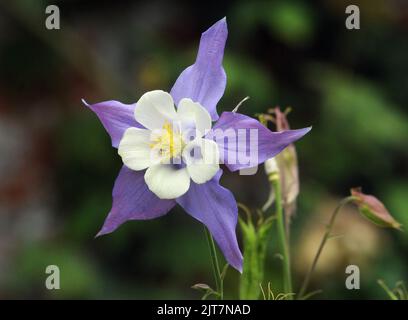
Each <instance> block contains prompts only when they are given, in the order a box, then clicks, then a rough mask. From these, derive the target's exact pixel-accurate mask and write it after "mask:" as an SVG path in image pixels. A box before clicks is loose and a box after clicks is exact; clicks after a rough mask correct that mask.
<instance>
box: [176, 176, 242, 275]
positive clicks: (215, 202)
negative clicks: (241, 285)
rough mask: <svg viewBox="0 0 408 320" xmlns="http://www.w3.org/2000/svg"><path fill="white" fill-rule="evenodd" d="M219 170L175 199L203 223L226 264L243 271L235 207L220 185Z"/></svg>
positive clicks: (231, 198) (232, 198) (225, 190)
mask: <svg viewBox="0 0 408 320" xmlns="http://www.w3.org/2000/svg"><path fill="white" fill-rule="evenodd" d="M221 174H222V170H220V171H219V172H218V173H217V174H216V175H215V177H214V178H213V179H212V180H211V181H208V182H207V183H204V184H196V183H193V182H192V183H191V185H190V189H189V190H188V192H187V193H186V194H185V195H183V196H181V197H180V198H178V199H177V203H178V204H180V205H181V206H182V207H183V208H184V210H186V211H187V212H188V213H189V214H190V215H191V216H193V217H194V218H195V219H197V220H198V221H200V222H201V223H203V224H204V225H206V226H207V228H208V229H209V230H210V232H211V234H212V236H213V237H214V239H215V241H216V242H217V244H218V246H219V247H220V248H221V251H222V252H223V254H224V256H225V258H226V260H227V261H228V263H229V264H230V265H231V266H232V267H234V268H235V269H237V270H238V271H239V272H242V259H243V258H242V254H241V251H240V249H239V246H238V241H237V236H236V233H235V228H236V225H237V219H238V208H237V204H236V202H235V199H234V196H233V195H232V193H231V192H230V191H229V190H227V189H225V188H223V187H222V186H220V184H219V180H220V177H221Z"/></svg>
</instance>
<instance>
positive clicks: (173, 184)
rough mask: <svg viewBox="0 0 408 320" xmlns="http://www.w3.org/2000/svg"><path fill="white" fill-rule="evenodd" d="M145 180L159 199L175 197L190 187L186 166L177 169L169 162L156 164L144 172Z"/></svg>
mask: <svg viewBox="0 0 408 320" xmlns="http://www.w3.org/2000/svg"><path fill="white" fill-rule="evenodd" d="M144 178H145V182H146V184H147V186H148V187H149V189H150V191H152V192H153V193H154V194H155V195H156V196H158V197H159V198H160V199H175V198H178V197H180V196H182V195H183V194H185V193H186V192H187V191H188V189H189V188H190V176H189V174H188V172H187V169H186V168H182V169H178V168H176V167H175V166H173V165H171V164H157V165H154V166H152V167H149V168H148V169H147V170H146V173H145V176H144Z"/></svg>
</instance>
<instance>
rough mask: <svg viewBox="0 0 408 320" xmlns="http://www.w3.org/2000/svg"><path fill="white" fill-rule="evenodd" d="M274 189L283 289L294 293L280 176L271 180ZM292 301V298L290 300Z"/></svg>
mask: <svg viewBox="0 0 408 320" xmlns="http://www.w3.org/2000/svg"><path fill="white" fill-rule="evenodd" d="M271 182H272V185H273V189H274V190H275V207H276V220H277V226H278V237H279V245H280V247H281V253H282V256H283V289H284V292H285V293H288V294H289V293H292V292H293V291H292V278H291V273H290V253H289V244H288V237H287V235H286V223H285V217H284V216H283V207H282V190H281V185H280V180H279V176H277V177H276V178H273V179H271ZM290 299H291V298H290Z"/></svg>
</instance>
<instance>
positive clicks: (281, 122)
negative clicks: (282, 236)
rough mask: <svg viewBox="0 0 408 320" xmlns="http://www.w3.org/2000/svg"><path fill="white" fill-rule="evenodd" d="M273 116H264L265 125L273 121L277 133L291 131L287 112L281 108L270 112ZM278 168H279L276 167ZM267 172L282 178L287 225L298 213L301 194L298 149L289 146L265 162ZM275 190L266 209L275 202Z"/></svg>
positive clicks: (269, 175)
mask: <svg viewBox="0 0 408 320" xmlns="http://www.w3.org/2000/svg"><path fill="white" fill-rule="evenodd" d="M270 113H271V114H272V115H273V116H272V115H271V114H267V115H263V117H262V120H263V121H264V123H266V122H267V121H272V122H274V123H275V126H276V130H277V131H283V130H289V129H290V126H289V123H288V120H287V118H286V114H287V111H285V112H282V111H281V110H280V109H279V107H276V108H274V109H272V110H270ZM275 166H277V168H276V167H275ZM265 171H266V173H267V175H268V177H269V179H271V177H272V176H271V174H270V173H271V172H273V171H276V172H277V176H278V177H280V180H281V185H282V196H283V205H284V209H285V216H286V220H287V224H288V223H289V221H290V219H291V217H292V216H293V215H294V213H295V211H296V198H297V196H298V194H299V171H298V162H297V155H296V149H295V146H294V145H293V144H291V145H289V146H288V147H287V148H286V149H284V150H283V151H282V152H281V153H279V154H278V155H277V156H276V157H274V158H271V159H268V160H266V161H265ZM273 200H274V196H273V190H271V195H270V197H269V199H268V202H267V203H266V204H265V206H264V209H265V208H266V207H267V206H269V205H271V202H273Z"/></svg>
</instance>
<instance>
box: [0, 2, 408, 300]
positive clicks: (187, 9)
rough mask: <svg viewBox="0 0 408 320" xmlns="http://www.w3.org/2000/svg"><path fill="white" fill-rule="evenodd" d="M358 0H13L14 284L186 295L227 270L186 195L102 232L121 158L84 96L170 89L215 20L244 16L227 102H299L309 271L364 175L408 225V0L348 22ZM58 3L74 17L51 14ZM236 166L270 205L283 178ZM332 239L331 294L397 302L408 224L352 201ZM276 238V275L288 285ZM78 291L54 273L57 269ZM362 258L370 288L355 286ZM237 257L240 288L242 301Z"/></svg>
mask: <svg viewBox="0 0 408 320" xmlns="http://www.w3.org/2000/svg"><path fill="white" fill-rule="evenodd" d="M350 3H351V2H350V1H341V0H327V1H306V0H289V1H288V0H285V1H284V0H277V1H257V0H255V1H247V0H241V1H181V2H176V1H164V0H152V1H145V2H137V1H113V0H112V1H101V0H99V1H96V0H95V1H90V0H82V1H79V0H69V1H68V0H66V1H57V0H53V1H45V0H18V1H6V0H1V1H0V153H1V155H0V298H40V299H42V298H50V299H63V298H86V299H92V298H136V299H151V298H159V299H161V298H172V299H178V298H187V299H196V298H199V297H200V294H199V293H198V292H195V291H194V290H192V289H191V288H190V286H191V285H193V284H195V283H198V282H205V283H208V284H210V285H211V284H213V279H212V273H211V265H210V259H209V252H208V248H207V245H206V240H205V237H204V233H203V228H202V225H200V224H199V223H198V222H196V221H195V220H194V219H193V218H191V217H190V216H188V215H187V214H186V213H184V212H183V211H182V210H181V209H180V208H176V209H174V210H173V211H171V212H170V214H168V215H167V216H165V217H162V218H160V219H157V220H152V221H144V222H135V221H134V222H129V223H126V224H125V225H123V226H122V227H120V228H119V229H118V230H117V231H116V232H115V233H113V234H111V235H107V236H104V237H101V238H97V239H94V236H95V234H96V233H97V232H98V230H99V228H100V227H101V225H102V223H103V221H104V219H105V217H106V214H107V213H108V211H109V209H110V205H111V190H112V186H113V183H114V180H115V178H116V175H117V173H118V171H119V169H120V167H121V161H120V158H119V157H118V155H117V153H116V150H115V149H113V148H112V147H111V145H110V139H109V137H108V135H107V134H106V133H105V131H104V129H103V127H102V125H101V124H100V122H99V120H98V119H97V118H96V116H95V115H94V114H93V113H92V112H91V111H90V110H87V109H86V108H85V107H84V106H83V105H82V104H81V102H80V99H81V98H86V99H87V101H89V102H98V101H103V100H109V99H116V100H120V101H122V102H127V103H130V102H135V101H137V99H138V98H139V97H140V96H141V94H143V93H144V92H146V91H148V90H152V89H158V88H160V89H163V90H170V88H171V86H172V84H173V83H174V81H175V79H176V78H177V76H178V75H179V73H180V72H181V71H182V70H183V69H184V68H185V67H187V66H188V65H190V64H192V63H193V61H194V58H195V54H196V50H197V46H198V41H199V37H200V34H201V32H203V31H204V30H206V29H207V28H208V27H209V26H211V25H212V24H213V23H214V22H216V21H217V20H219V19H220V18H222V17H224V16H227V21H228V26H229V39H228V42H227V47H226V55H225V61H224V66H225V69H226V72H227V75H228V84H227V89H226V92H225V95H224V97H223V98H222V100H221V101H220V103H219V104H218V110H219V111H221V110H231V109H232V108H233V107H234V106H235V105H236V104H237V103H238V102H239V101H240V100H241V99H242V98H244V97H245V96H250V97H251V99H250V100H249V101H247V102H246V103H245V105H244V106H243V107H242V109H241V110H242V112H243V113H246V114H249V115H254V114H256V113H259V112H263V111H265V110H266V109H267V108H270V107H274V106H276V105H280V106H282V107H286V106H291V107H292V112H291V113H290V115H289V121H290V123H291V126H292V127H293V128H300V127H305V126H309V125H313V130H312V131H311V133H310V134H308V136H306V137H305V138H304V139H302V140H301V141H300V142H298V143H297V144H296V147H297V151H298V157H299V164H300V177H301V194H300V197H299V201H298V212H297V216H296V218H295V219H294V220H293V223H292V239H291V240H292V261H293V269H294V277H295V283H296V284H297V286H299V284H300V280H301V279H302V276H303V275H304V274H305V271H306V269H307V267H308V266H309V264H310V261H311V259H312V256H313V255H314V253H315V250H316V249H317V246H318V243H319V240H320V237H321V235H322V233H323V232H324V224H325V223H326V222H327V220H328V214H329V213H330V212H331V211H332V209H333V208H334V207H335V205H336V203H337V201H338V200H340V199H341V198H342V197H344V196H347V195H348V192H349V188H350V187H353V186H362V187H363V188H364V190H365V191H366V192H367V193H372V194H375V195H376V196H377V197H378V198H380V199H381V200H382V201H383V202H384V203H385V204H386V206H387V207H388V209H389V210H390V212H391V213H392V214H393V215H394V217H396V219H397V220H399V221H400V222H402V223H403V224H404V225H405V226H407V225H408V200H407V196H408V180H407V173H408V146H407V137H408V121H407V119H408V110H407V102H408V81H407V80H408V79H407V74H408V61H407V57H408V40H407V39H408V38H407V32H408V3H407V2H406V1H402V0H401V1H397V0H366V1H352V3H353V4H356V5H358V6H359V7H360V11H361V29H360V30H347V29H346V28H345V18H346V14H345V7H346V6H347V5H348V4H350ZM49 4H57V5H58V6H59V8H60V12H61V29H60V30H52V31H50V30H47V29H46V28H45V24H44V22H45V18H46V15H45V8H46V6H47V5H49ZM260 169H261V170H259V172H258V173H257V174H256V175H255V176H249V177H242V176H239V175H237V174H231V173H224V176H223V179H222V182H223V184H224V185H226V186H227V187H229V188H230V189H231V190H232V191H233V192H234V194H235V196H236V198H237V200H238V201H240V202H243V203H245V204H246V205H248V206H250V207H252V208H255V207H260V206H262V204H263V203H264V202H265V201H266V198H267V195H268V192H269V186H268V183H267V179H266V178H265V175H264V173H263V169H262V168H260ZM335 232H336V233H337V234H339V235H342V237H340V238H337V239H333V240H332V241H330V243H329V245H328V246H327V247H326V249H325V251H324V253H323V256H322V259H321V261H320V263H319V265H318V270H317V273H316V274H315V276H314V277H313V281H312V287H311V289H319V288H320V289H323V290H324V292H323V293H322V294H320V295H319V296H316V298H325V299H328V298H330V299H345V298H349V299H381V298H386V295H385V293H384V292H383V291H382V289H381V288H380V287H379V286H378V284H377V283H376V281H377V279H379V278H382V279H385V281H386V282H387V283H388V285H390V286H391V287H392V286H393V285H394V284H395V282H397V281H399V280H404V281H405V282H406V283H407V281H408V272H407V271H408V270H407V269H408V261H407V260H408V259H407V254H408V237H407V235H406V233H403V232H398V231H391V230H384V229H380V228H377V227H374V226H372V225H371V224H370V223H369V222H367V221H366V220H365V219H364V218H362V217H361V216H359V214H358V213H357V211H356V210H355V209H354V208H352V207H350V208H347V209H345V210H344V212H343V213H342V214H341V215H340V217H339V221H338V224H337V227H336V230H335ZM276 241H277V239H276V236H275V235H274V232H273V233H272V234H271V238H270V243H271V247H270V249H269V257H268V265H267V268H266V272H267V275H266V280H267V281H271V284H272V288H273V289H274V291H275V292H276V293H279V292H280V291H281V283H280V280H279V279H280V271H281V268H280V261H279V260H278V259H276V258H275V253H276V248H275V246H274V243H276ZM51 264H55V265H58V266H59V268H60V270H61V290H54V291H49V290H47V289H46V288H45V286H44V281H45V278H46V276H47V275H46V274H45V268H46V266H47V265H51ZM349 264H357V265H358V266H359V267H360V272H361V290H355V291H349V290H347V289H346V288H345V286H344V281H345V278H346V275H345V273H344V270H345V267H346V266H347V265H349ZM238 281H239V276H238V273H237V272H236V271H234V270H230V271H229V273H228V276H227V280H226V282H227V283H226V296H227V297H228V298H236V297H237V292H238Z"/></svg>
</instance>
